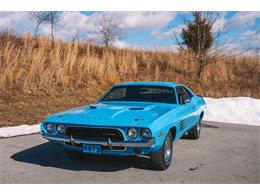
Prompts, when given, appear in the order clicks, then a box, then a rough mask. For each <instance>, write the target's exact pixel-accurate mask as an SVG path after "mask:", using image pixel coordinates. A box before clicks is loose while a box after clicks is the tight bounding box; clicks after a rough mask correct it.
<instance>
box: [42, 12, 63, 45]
mask: <svg viewBox="0 0 260 195" xmlns="http://www.w3.org/2000/svg"><path fill="white" fill-rule="evenodd" d="M60 19H61V12H58V11H48V12H47V14H46V16H45V20H44V22H45V23H46V24H49V25H50V26H51V38H52V41H54V27H55V25H57V23H59V21H60Z"/></svg>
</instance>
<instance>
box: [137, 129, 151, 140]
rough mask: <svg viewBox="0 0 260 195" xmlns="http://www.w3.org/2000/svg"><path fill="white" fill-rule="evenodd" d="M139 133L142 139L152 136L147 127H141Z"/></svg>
mask: <svg viewBox="0 0 260 195" xmlns="http://www.w3.org/2000/svg"><path fill="white" fill-rule="evenodd" d="M140 135H141V137H142V138H143V139H150V138H151V136H152V133H151V131H150V130H149V129H142V130H141V132H140Z"/></svg>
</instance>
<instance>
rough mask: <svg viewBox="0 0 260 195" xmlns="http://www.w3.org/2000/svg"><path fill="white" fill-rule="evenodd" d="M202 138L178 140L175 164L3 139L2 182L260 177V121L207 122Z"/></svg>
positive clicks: (38, 140) (36, 138)
mask: <svg viewBox="0 0 260 195" xmlns="http://www.w3.org/2000/svg"><path fill="white" fill-rule="evenodd" d="M202 128H203V129H202V134H201V137H200V139H199V140H189V139H186V138H182V139H180V140H178V141H176V142H175V143H174V155H173V162H172V165H171V166H170V167H169V168H168V169H167V170H165V171H155V170H151V169H150V168H149V166H148V164H149V160H148V159H145V158H134V157H111V156H91V157H86V158H85V159H83V160H82V161H78V162H72V161H69V160H68V159H66V157H65V156H64V154H63V151H62V149H61V148H60V147H58V146H56V145H54V144H52V143H50V142H48V141H47V140H45V139H43V138H42V137H41V135H39V134H34V135H28V136H20V137H14V138H6V139H0V183H260V179H259V178H260V127H259V126H246V125H233V124H224V123H213V122H204V123H203V126H202Z"/></svg>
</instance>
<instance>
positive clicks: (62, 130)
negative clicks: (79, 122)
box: [56, 125, 64, 133]
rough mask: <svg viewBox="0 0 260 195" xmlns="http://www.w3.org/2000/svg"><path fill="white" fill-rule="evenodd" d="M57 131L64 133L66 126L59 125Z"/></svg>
mask: <svg viewBox="0 0 260 195" xmlns="http://www.w3.org/2000/svg"><path fill="white" fill-rule="evenodd" d="M56 131H57V132H58V133H64V126H63V125H57V126H56Z"/></svg>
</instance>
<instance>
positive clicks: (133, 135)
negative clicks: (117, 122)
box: [126, 128, 138, 139]
mask: <svg viewBox="0 0 260 195" xmlns="http://www.w3.org/2000/svg"><path fill="white" fill-rule="evenodd" d="M126 134H127V137H129V138H130V139H136V138H137V136H138V132H137V130H136V129H135V128H129V129H127V131H126Z"/></svg>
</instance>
